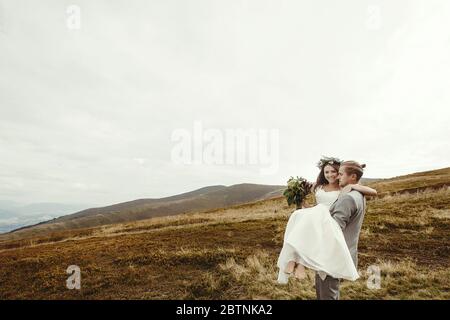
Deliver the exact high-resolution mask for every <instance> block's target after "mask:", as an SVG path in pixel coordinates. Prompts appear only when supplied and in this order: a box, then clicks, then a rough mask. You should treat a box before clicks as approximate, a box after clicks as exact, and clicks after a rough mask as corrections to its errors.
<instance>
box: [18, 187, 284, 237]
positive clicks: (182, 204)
mask: <svg viewBox="0 0 450 320" xmlns="http://www.w3.org/2000/svg"><path fill="white" fill-rule="evenodd" d="M284 188H285V186H279V185H260V184H250V183H243V184H236V185H232V186H229V187H227V186H222V185H218V186H210V187H205V188H201V189H198V190H194V191H190V192H186V193H182V194H179V195H175V196H170V197H165V198H160V199H138V200H133V201H128V202H123V203H118V204H114V205H110V206H106V207H100V208H91V209H87V210H83V211H79V212H76V213H73V214H69V215H65V216H61V217H58V218H54V219H52V220H49V221H44V222H41V223H38V224H36V225H31V226H25V227H22V228H19V229H16V230H13V231H12V232H11V233H14V234H15V235H17V236H28V235H36V234H43V233H47V232H54V231H58V230H68V229H78V228H89V227H96V226H101V225H108V224H113V223H119V222H128V221H137V220H143V219H148V218H153V217H161V216H169V215H176V214H181V213H188V212H193V211H205V210H211V209H218V208H224V207H229V206H233V205H237V204H243V203H248V202H253V201H257V200H263V199H269V198H272V197H276V196H280V195H281V194H282V192H283V190H284Z"/></svg>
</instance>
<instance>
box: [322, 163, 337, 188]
mask: <svg viewBox="0 0 450 320" xmlns="http://www.w3.org/2000/svg"><path fill="white" fill-rule="evenodd" d="M323 173H324V175H325V179H327V181H328V183H330V184H333V183H335V182H336V180H337V178H338V172H337V171H336V169H335V168H333V167H332V166H330V165H326V166H325V168H324V169H323Z"/></svg>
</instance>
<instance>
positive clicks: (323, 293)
mask: <svg viewBox="0 0 450 320" xmlns="http://www.w3.org/2000/svg"><path fill="white" fill-rule="evenodd" d="M339 281H340V280H339V279H336V278H333V277H330V276H326V278H325V280H322V279H321V278H320V277H319V274H318V273H317V272H316V295H317V300H339Z"/></svg>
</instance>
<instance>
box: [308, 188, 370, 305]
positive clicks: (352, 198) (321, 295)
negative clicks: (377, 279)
mask: <svg viewBox="0 0 450 320" xmlns="http://www.w3.org/2000/svg"><path fill="white" fill-rule="evenodd" d="M365 211H366V199H365V198H364V196H363V195H362V194H361V193H360V192H358V191H356V190H352V191H350V192H349V193H347V194H345V195H342V196H340V197H339V198H338V199H337V200H336V201H335V202H334V203H333V204H332V205H331V207H330V213H331V216H332V217H333V218H334V220H336V222H337V223H338V224H339V226H340V227H341V229H342V232H343V233H344V238H345V242H346V243H347V246H348V249H349V250H350V254H351V256H352V259H353V263H354V264H355V267H356V268H358V240H359V233H360V231H361V226H362V223H363V220H364V214H365ZM316 294H317V299H319V300H330V299H331V300H338V299H339V279H336V278H333V277H331V276H327V277H326V278H325V280H322V279H321V278H320V276H319V274H317V273H316Z"/></svg>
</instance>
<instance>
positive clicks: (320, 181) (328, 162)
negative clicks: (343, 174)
mask: <svg viewBox="0 0 450 320" xmlns="http://www.w3.org/2000/svg"><path fill="white" fill-rule="evenodd" d="M341 162H342V161H341V160H339V159H338V158H332V157H324V158H322V159H320V161H319V162H318V163H317V167H319V168H320V173H319V175H318V176H317V179H316V185H315V186H314V190H312V191H313V192H315V191H316V190H317V188H318V187H321V186H324V185H327V184H328V180H327V179H326V178H325V167H326V166H332V167H333V168H334V169H335V170H336V172H339V167H340V166H341Z"/></svg>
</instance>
